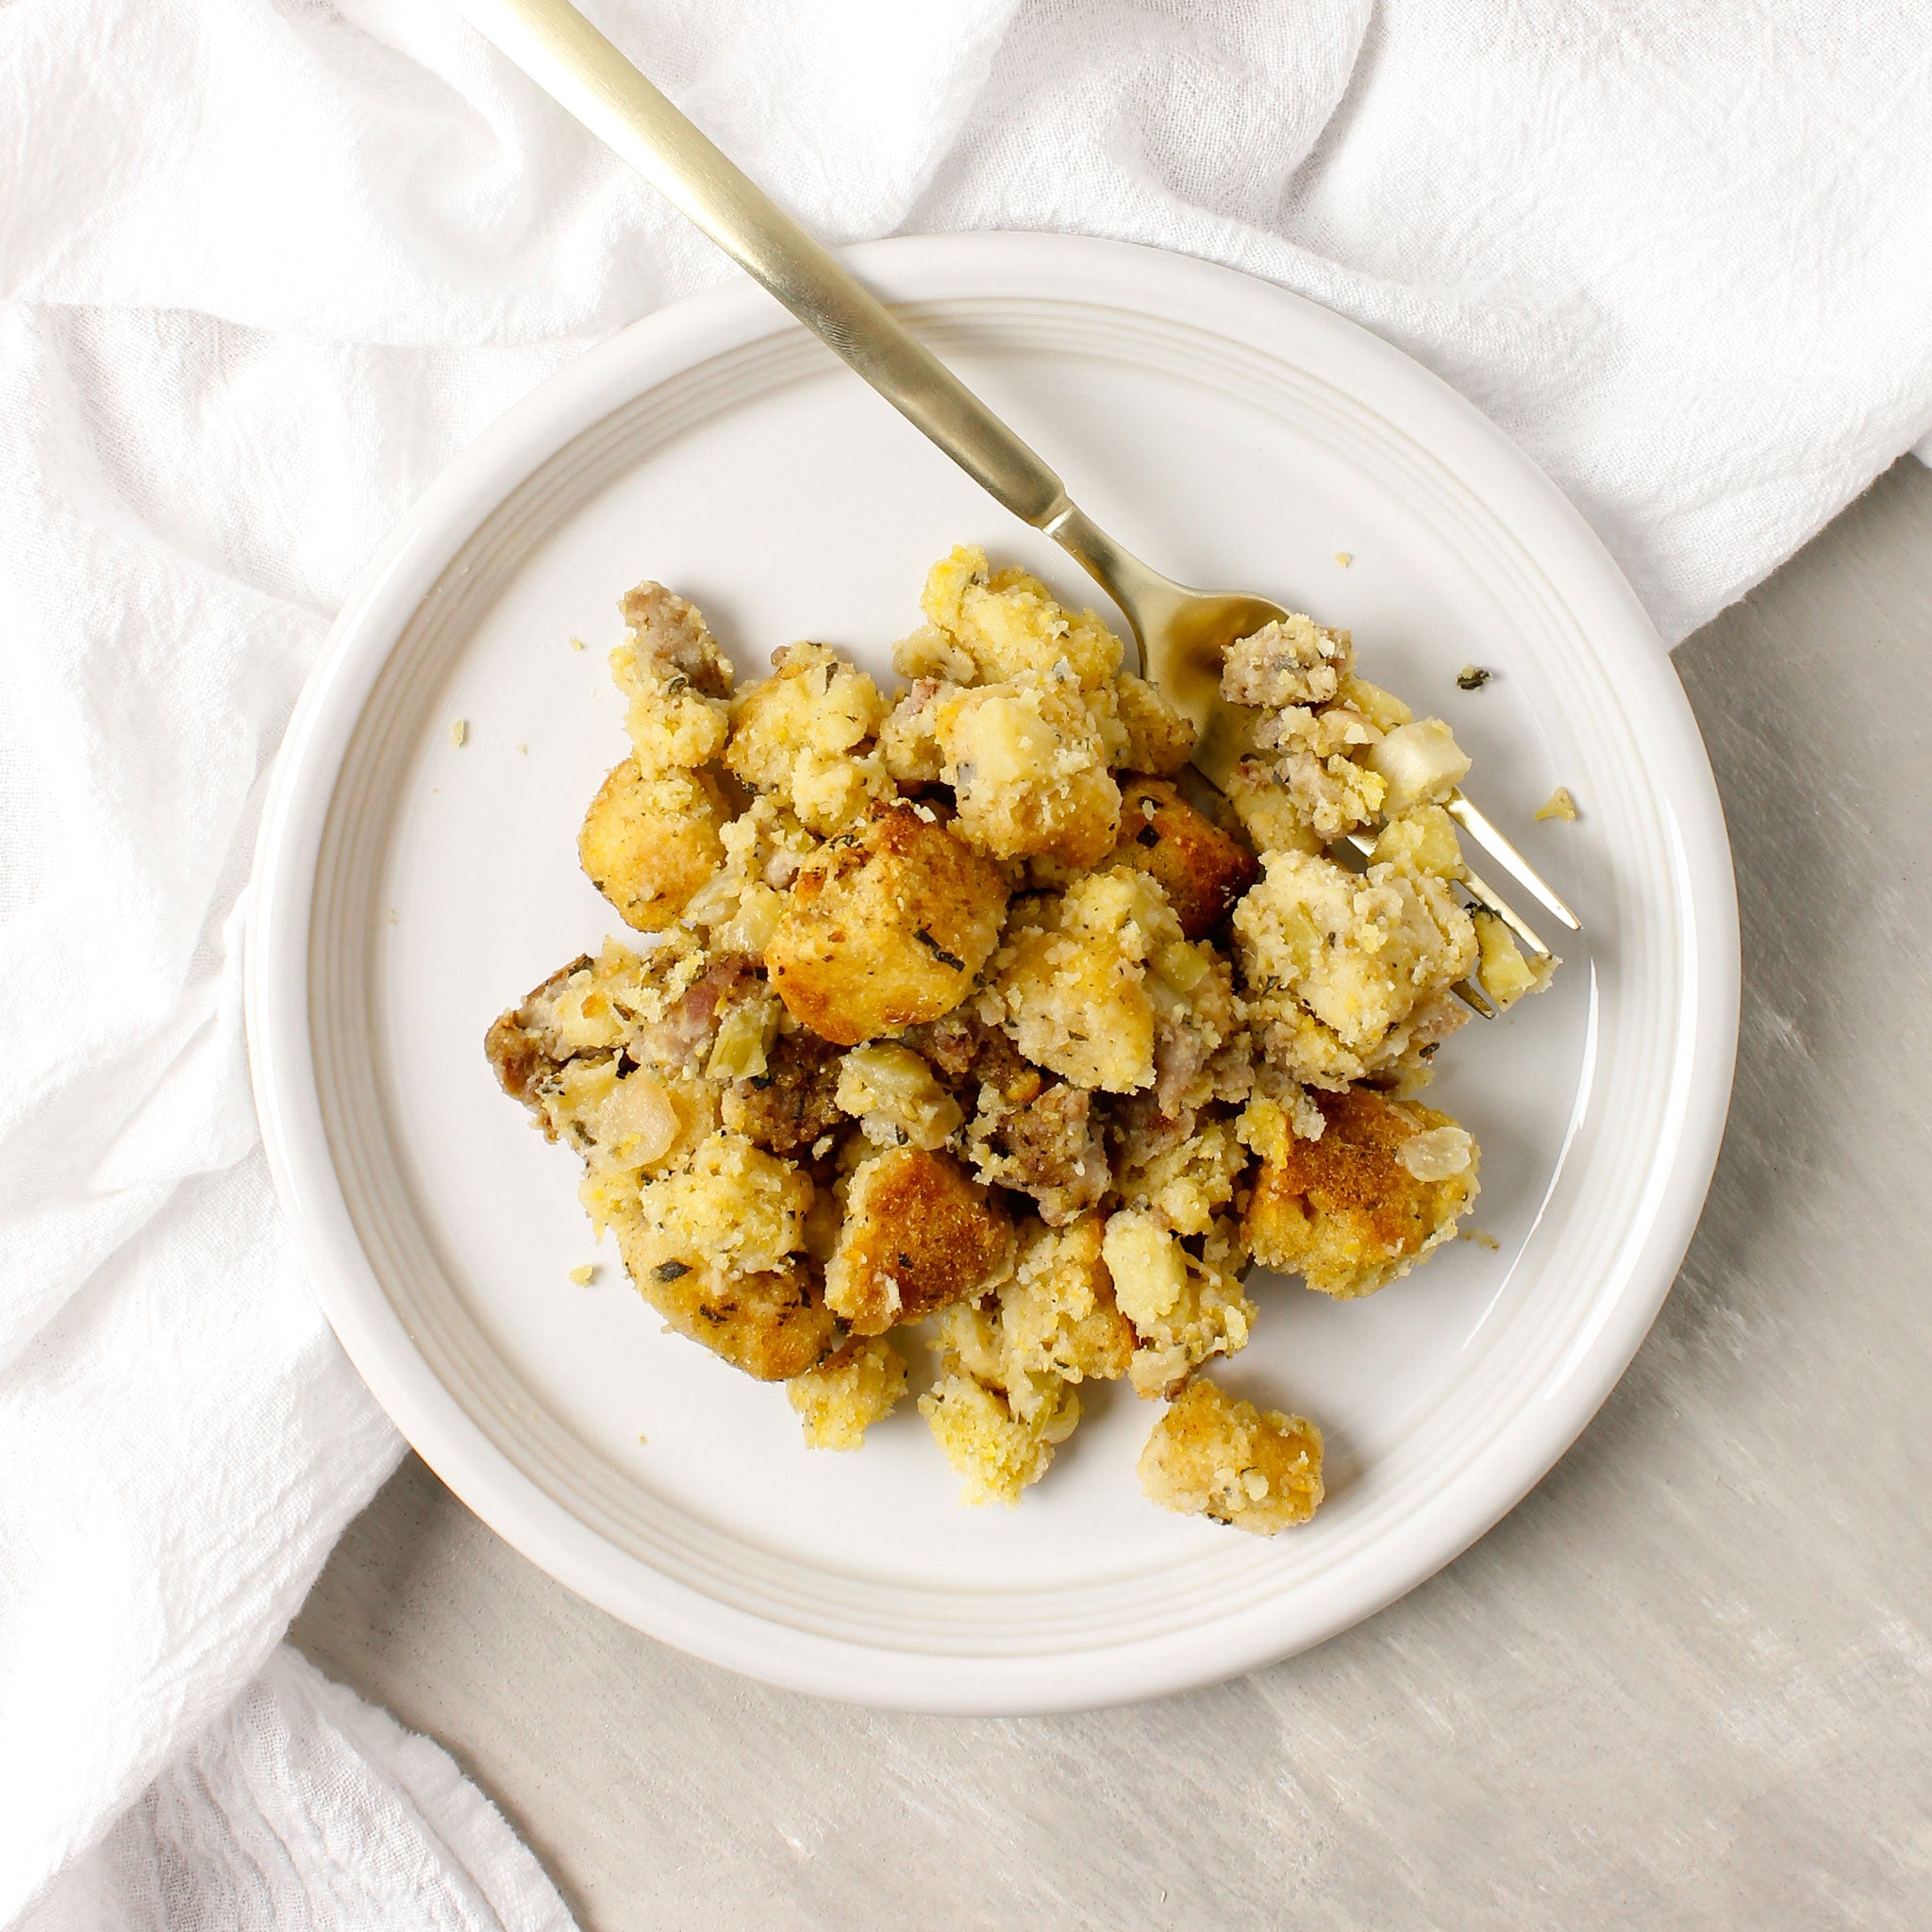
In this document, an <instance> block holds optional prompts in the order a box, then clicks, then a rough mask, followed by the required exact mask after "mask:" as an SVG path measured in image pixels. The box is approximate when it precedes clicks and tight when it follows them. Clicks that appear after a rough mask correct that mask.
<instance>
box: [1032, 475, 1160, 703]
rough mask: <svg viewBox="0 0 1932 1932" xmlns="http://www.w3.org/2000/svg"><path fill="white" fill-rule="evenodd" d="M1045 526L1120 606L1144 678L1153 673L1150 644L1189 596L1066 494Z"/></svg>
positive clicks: (1047, 519)
mask: <svg viewBox="0 0 1932 1932" xmlns="http://www.w3.org/2000/svg"><path fill="white" fill-rule="evenodd" d="M1039 527H1040V528H1041V530H1042V531H1044V532H1045V534H1046V535H1047V536H1049V537H1051V538H1052V539H1053V541H1055V542H1056V543H1058V545H1059V546H1060V548H1061V549H1062V550H1064V551H1065V552H1066V553H1067V554H1068V556H1070V557H1071V558H1074V561H1075V562H1076V563H1078V564H1079V566H1080V568H1081V569H1082V570H1084V571H1085V572H1086V573H1087V575H1089V576H1091V578H1092V579H1093V581H1094V582H1095V583H1096V584H1098V585H1099V586H1100V588H1101V589H1102V590H1103V591H1106V592H1107V594H1108V596H1109V597H1111V598H1112V599H1113V601H1114V602H1115V603H1116V604H1117V605H1119V606H1120V608H1121V613H1122V615H1123V616H1124V617H1125V618H1126V620H1127V624H1128V625H1129V626H1130V628H1131V629H1132V630H1133V633H1134V642H1135V645H1136V647H1137V649H1138V651H1139V654H1140V658H1141V675H1142V676H1148V675H1152V674H1151V673H1150V672H1149V671H1148V668H1147V656H1148V646H1149V641H1150V640H1151V639H1153V638H1155V637H1158V635H1159V634H1160V630H1161V626H1162V624H1163V622H1164V620H1165V618H1166V616H1167V614H1168V612H1169V610H1170V609H1171V608H1172V607H1173V606H1174V604H1175V603H1176V602H1177V601H1179V600H1180V599H1181V598H1183V597H1185V596H1186V595H1187V592H1186V591H1183V590H1182V589H1181V587H1180V586H1179V585H1178V584H1175V583H1173V582H1171V581H1170V580H1169V579H1168V578H1166V577H1164V576H1162V575H1160V573H1159V572H1158V571H1154V570H1149V569H1148V567H1147V566H1146V565H1145V564H1144V563H1142V562H1141V559H1140V558H1138V557H1136V556H1135V555H1134V554H1133V552H1132V551H1130V550H1127V549H1124V548H1123V546H1122V545H1120V544H1119V543H1117V542H1115V541H1114V540H1113V539H1112V538H1111V537H1109V536H1108V534H1107V532H1106V531H1105V530H1103V529H1102V528H1101V527H1100V525H1098V524H1096V523H1095V522H1094V521H1093V519H1092V518H1091V517H1090V516H1089V515H1088V514H1087V512H1086V511H1085V510H1083V509H1081V508H1079V507H1078V506H1077V505H1076V504H1074V503H1073V502H1071V501H1069V500H1068V499H1067V498H1066V497H1064V496H1062V497H1061V499H1060V501H1059V504H1058V506H1057V507H1056V508H1053V509H1052V510H1050V511H1049V512H1048V513H1047V515H1046V516H1045V517H1044V518H1043V519H1042V520H1041V524H1040V525H1039Z"/></svg>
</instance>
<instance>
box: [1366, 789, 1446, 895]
mask: <svg viewBox="0 0 1932 1932" xmlns="http://www.w3.org/2000/svg"><path fill="white" fill-rule="evenodd" d="M1369 863H1370V864H1371V865H1392V866H1393V867H1394V868H1395V869H1396V871H1397V872H1403V873H1407V874H1409V875H1410V876H1411V877H1420V876H1421V875H1422V874H1424V873H1427V874H1431V875H1432V876H1434V877H1436V878H1439V879H1460V878H1461V877H1462V876H1463V875H1464V874H1465V872H1466V871H1467V868H1466V867H1465V866H1464V865H1463V863H1462V843H1461V841H1460V840H1458V839H1457V836H1456V821H1455V820H1454V819H1452V818H1451V817H1450V816H1449V814H1448V813H1447V812H1446V811H1444V810H1443V809H1442V808H1441V806H1440V805H1418V806H1412V807H1410V808H1409V809H1408V810H1407V811H1405V812H1399V813H1397V814H1396V815H1395V816H1394V817H1392V818H1391V819H1390V821H1389V822H1388V824H1385V825H1384V826H1383V827H1382V829H1381V830H1380V831H1379V832H1378V833H1376V835H1375V843H1374V849H1373V850H1372V851H1371V852H1370V854H1369Z"/></svg>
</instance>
